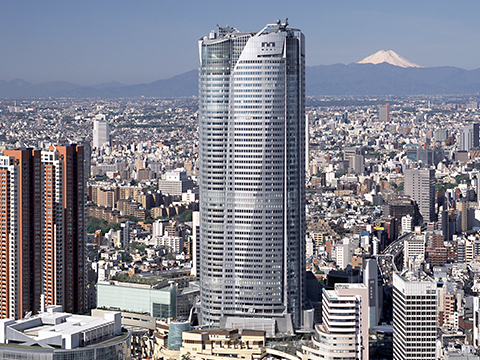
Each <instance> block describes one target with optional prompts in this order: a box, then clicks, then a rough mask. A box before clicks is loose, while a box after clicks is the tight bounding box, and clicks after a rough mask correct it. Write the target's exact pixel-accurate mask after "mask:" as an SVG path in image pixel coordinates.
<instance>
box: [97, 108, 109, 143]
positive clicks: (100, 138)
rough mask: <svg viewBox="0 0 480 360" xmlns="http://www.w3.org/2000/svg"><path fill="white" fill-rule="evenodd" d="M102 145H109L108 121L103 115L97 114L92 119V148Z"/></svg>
mask: <svg viewBox="0 0 480 360" xmlns="http://www.w3.org/2000/svg"><path fill="white" fill-rule="evenodd" d="M104 145H110V130H109V126H108V121H106V120H105V115H97V116H95V120H94V121H93V148H94V149H100V148H101V147H102V146H104Z"/></svg>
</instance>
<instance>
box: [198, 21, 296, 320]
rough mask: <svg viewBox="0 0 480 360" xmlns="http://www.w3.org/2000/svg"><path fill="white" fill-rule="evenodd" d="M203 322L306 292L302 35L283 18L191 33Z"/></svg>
mask: <svg viewBox="0 0 480 360" xmlns="http://www.w3.org/2000/svg"><path fill="white" fill-rule="evenodd" d="M199 57H200V68H199V108H200V118H199V121H200V149H199V150H200V152H199V154H200V248H201V249H200V250H201V258H200V263H201V264H200V283H201V302H202V311H201V316H202V323H203V324H213V325H219V324H220V320H221V318H223V319H226V318H239V317H240V318H244V319H245V318H250V319H252V318H267V317H268V318H270V319H274V321H275V319H277V318H283V319H285V318H286V317H288V318H289V320H291V322H289V321H286V322H285V321H283V320H282V321H283V322H284V323H290V324H293V326H294V327H301V326H302V306H303V302H304V299H305V205H304V199H305V41H304V36H303V34H302V33H301V32H300V30H297V29H291V28H288V24H286V23H280V21H277V23H276V24H269V25H267V26H265V27H264V28H263V29H262V30H261V31H259V32H258V33H251V32H240V31H238V30H237V29H235V28H231V27H226V28H220V27H219V28H218V30H217V32H215V31H212V32H211V33H210V35H209V36H208V37H207V36H205V37H203V38H201V39H200V40H199Z"/></svg>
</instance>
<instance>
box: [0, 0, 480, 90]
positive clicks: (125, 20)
mask: <svg viewBox="0 0 480 360" xmlns="http://www.w3.org/2000/svg"><path fill="white" fill-rule="evenodd" d="M301 5H302V6H299V5H297V4H293V3H292V2H287V1H283V0H282V1H272V0H268V1H263V2H256V1H252V0H245V1H242V2H241V3H238V2H237V3H230V2H221V1H217V0H212V1H209V2H200V1H196V0H184V1H179V2H170V1H159V0H142V1H133V0H129V1H126V0H102V1H94V0H84V1H81V2H60V1H53V0H45V1H41V2H38V1H33V0H17V1H5V0H4V1H3V2H2V11H1V12H0V33H1V34H2V35H3V36H1V37H0V49H1V53H2V55H1V56H0V80H7V81H10V80H13V79H16V78H21V79H23V80H25V81H28V82H32V83H41V82H47V81H69V82H74V83H78V84H81V85H95V84H100V83H108V82H112V81H118V82H120V83H123V84H138V83H149V82H152V81H155V80H159V79H167V78H170V77H172V76H175V75H178V74H181V73H184V72H187V71H189V70H193V69H195V68H196V67H197V63H198V60H197V59H198V54H197V51H198V50H197V41H198V39H199V38H200V37H201V36H204V35H207V34H208V33H209V32H210V30H212V29H215V27H216V24H219V25H220V26H225V25H230V26H233V27H236V28H237V29H239V30H240V31H259V30H261V28H262V27H263V26H264V25H265V24H267V23H273V22H274V21H275V19H277V18H279V19H282V20H284V19H285V17H288V19H289V24H290V26H292V27H295V28H299V29H301V30H302V32H303V33H304V34H305V36H306V42H307V66H314V65H330V64H334V63H343V64H349V63H353V62H358V61H360V60H361V59H363V58H365V57H366V56H369V55H372V54H374V53H375V52H377V51H379V50H389V49H391V50H393V51H395V52H396V53H398V54H399V55H401V56H403V57H404V58H406V59H407V60H409V61H411V62H413V63H416V64H418V65H420V66H423V67H435V66H455V67H459V68H463V69H466V70H472V69H476V68H480V60H479V59H480V47H478V44H480V23H479V22H478V19H477V16H478V14H479V13H480V2H478V1H476V0H465V1H462V2H457V3H454V2H451V1H445V0H439V1H433V0H424V1H421V2H417V1H413V0H404V1H401V2H386V1H381V0H375V1H373V0H372V1H370V0H367V1H365V2H358V1H354V0H345V1H328V0H320V1H319V0H304V1H302V2H301Z"/></svg>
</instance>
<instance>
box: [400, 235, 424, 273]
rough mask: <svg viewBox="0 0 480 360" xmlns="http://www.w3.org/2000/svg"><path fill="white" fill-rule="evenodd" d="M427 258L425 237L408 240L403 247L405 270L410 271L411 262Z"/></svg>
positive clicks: (420, 236) (418, 236)
mask: <svg viewBox="0 0 480 360" xmlns="http://www.w3.org/2000/svg"><path fill="white" fill-rule="evenodd" d="M424 258H425V235H417V236H415V237H412V238H410V239H406V240H405V242H404V246H403V268H404V269H408V264H409V262H413V261H415V260H419V259H424Z"/></svg>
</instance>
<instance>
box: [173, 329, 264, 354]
mask: <svg viewBox="0 0 480 360" xmlns="http://www.w3.org/2000/svg"><path fill="white" fill-rule="evenodd" d="M182 340H183V345H182V347H181V348H180V357H179V358H181V357H182V356H183V355H187V354H188V355H189V356H190V359H198V360H200V359H201V360H211V359H218V360H222V359H225V360H227V359H228V360H232V359H245V360H254V359H263V358H264V357H265V356H266V350H265V348H264V346H265V341H266V339H265V332H264V331H254V330H243V331H242V333H241V335H240V334H239V332H238V330H236V329H235V330H232V329H227V330H219V329H215V330H192V331H186V332H184V333H183V334H182Z"/></svg>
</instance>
